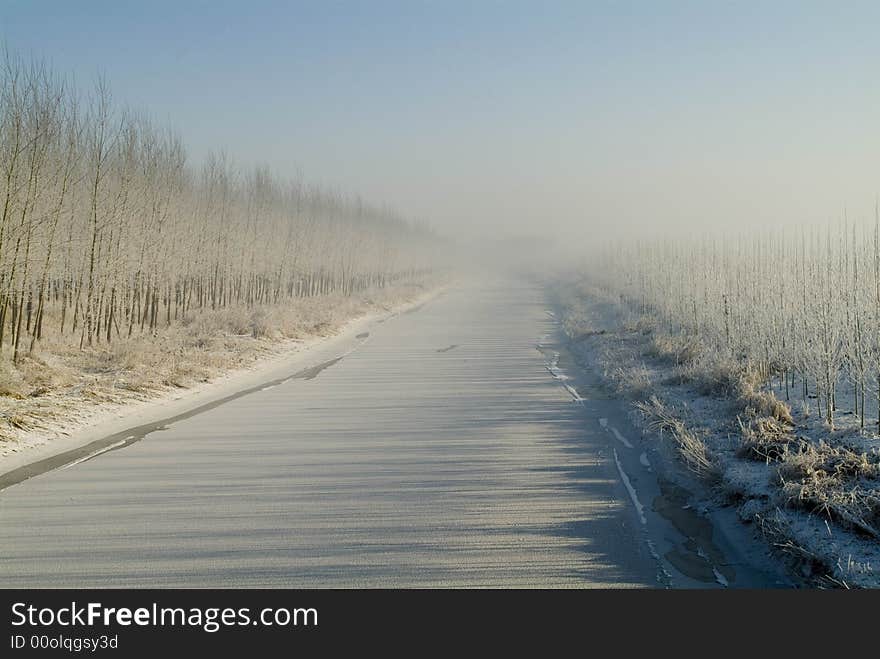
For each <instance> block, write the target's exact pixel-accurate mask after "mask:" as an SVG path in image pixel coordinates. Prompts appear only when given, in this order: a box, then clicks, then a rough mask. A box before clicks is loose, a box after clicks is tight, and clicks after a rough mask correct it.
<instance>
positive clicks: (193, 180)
mask: <svg viewBox="0 0 880 659" xmlns="http://www.w3.org/2000/svg"><path fill="white" fill-rule="evenodd" d="M0 66H2V71H0V350H4V351H5V350H11V352H12V354H13V356H14V358H17V357H18V355H19V354H21V353H22V352H24V351H32V350H33V349H34V347H35V346H36V345H37V343H38V342H39V341H40V340H42V339H43V338H44V336H47V334H50V333H51V334H52V335H53V336H66V337H67V338H68V340H76V341H78V342H79V344H80V345H81V346H86V345H93V344H95V343H97V342H101V341H106V342H110V341H113V340H114V339H115V338H118V337H127V336H131V335H132V334H134V333H139V332H150V331H154V330H155V329H156V328H157V327H159V326H161V325H162V324H170V323H171V322H172V321H174V320H175V319H181V318H184V317H186V316H187V314H190V313H193V312H195V311H197V310H200V309H218V308H224V307H228V306H230V305H248V306H253V305H261V304H269V303H281V302H283V301H284V300H289V299H291V298H294V297H304V296H314V295H322V294H328V293H338V294H344V295H348V294H351V293H353V292H355V291H358V290H362V289H365V288H367V287H370V286H385V285H387V284H389V283H390V282H394V281H395V280H399V279H401V278H405V277H409V276H413V275H418V274H420V273H421V272H423V271H424V270H426V269H429V268H430V265H431V263H432V255H433V254H434V253H435V252H436V248H437V240H436V238H435V236H434V235H433V234H432V233H431V232H430V230H428V229H427V228H426V227H424V226H421V225H416V224H413V223H410V222H407V221H406V220H404V219H402V218H401V217H399V216H398V215H397V214H396V213H395V212H393V211H392V210H390V209H388V208H384V207H376V206H371V205H368V204H366V203H364V202H362V201H361V200H360V199H359V198H352V197H346V196H343V195H340V194H338V193H334V192H331V191H328V190H325V189H322V188H319V187H315V186H308V185H305V184H303V183H302V182H300V181H284V180H281V179H279V178H278V177H276V176H275V175H273V174H272V172H270V171H268V169H266V168H263V167H258V168H255V169H253V170H251V171H247V172H240V171H239V170H237V169H236V167H235V166H234V165H233V164H232V163H231V162H230V160H229V159H228V158H227V157H226V156H225V155H222V154H221V155H213V156H210V157H208V158H207V159H206V162H205V163H204V164H203V165H202V166H201V167H192V166H190V165H189V164H188V163H187V156H186V151H185V149H184V146H183V144H182V142H181V140H180V138H179V137H178V136H177V135H175V134H174V133H173V132H172V131H171V130H169V129H168V128H166V127H163V126H157V125H156V124H155V123H154V122H152V121H151V120H149V119H148V118H146V117H144V116H142V115H140V114H138V113H136V112H133V111H131V110H128V109H124V108H120V107H118V106H117V105H115V104H114V103H113V102H112V98H111V94H110V90H109V88H108V86H107V85H106V83H105V82H103V81H100V82H98V83H97V84H96V85H95V86H94V88H93V89H92V90H91V91H90V93H87V94H81V93H80V92H79V90H77V89H75V88H74V87H73V86H72V85H71V84H70V82H69V81H68V80H67V79H65V78H64V77H62V76H59V75H58V74H57V73H55V72H54V71H52V70H50V69H49V68H47V67H46V66H45V65H43V64H41V63H37V62H29V61H28V62H26V61H24V60H22V59H20V58H17V57H15V56H14V55H11V54H9V53H6V55H5V57H4V59H3V61H2V65H0Z"/></svg>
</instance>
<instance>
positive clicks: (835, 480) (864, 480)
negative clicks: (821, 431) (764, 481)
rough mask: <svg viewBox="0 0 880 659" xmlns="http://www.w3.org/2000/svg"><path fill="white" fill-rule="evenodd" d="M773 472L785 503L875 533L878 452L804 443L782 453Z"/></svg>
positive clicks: (878, 522) (879, 515)
mask: <svg viewBox="0 0 880 659" xmlns="http://www.w3.org/2000/svg"><path fill="white" fill-rule="evenodd" d="M777 473H778V476H779V478H780V480H781V482H782V491H783V495H784V496H785V498H786V501H787V503H788V504H789V505H793V506H795V507H798V508H804V509H806V510H808V511H810V512H813V513H817V512H818V513H821V514H824V515H826V516H827V517H828V518H829V519H834V520H837V521H838V522H841V523H842V524H843V525H844V526H849V527H851V528H855V529H857V530H859V531H861V532H863V533H866V534H867V535H870V536H871V537H873V538H880V532H878V528H880V454H878V453H877V452H873V453H870V454H868V453H856V452H855V451H852V450H851V449H849V448H847V447H844V446H830V445H828V444H826V443H825V442H822V441H820V442H819V443H818V445H814V444H809V443H805V444H804V445H803V446H802V447H801V449H800V450H799V451H797V452H788V453H786V454H785V455H783V456H782V458H781V461H780V466H779V469H778V470H777Z"/></svg>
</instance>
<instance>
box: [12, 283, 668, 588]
mask: <svg viewBox="0 0 880 659" xmlns="http://www.w3.org/2000/svg"><path fill="white" fill-rule="evenodd" d="M557 330H558V328H557V327H556V321H555V320H554V318H553V317H552V316H551V315H550V314H549V313H548V307H547V305H546V303H545V301H544V298H543V294H542V291H541V290H540V289H539V288H538V287H537V286H535V285H532V284H529V283H524V282H521V281H512V280H495V281H491V282H483V283H480V284H471V283H467V284H462V285H459V286H456V287H453V288H452V289H450V290H449V291H447V292H446V293H445V294H443V295H441V296H440V297H438V298H436V299H434V300H432V301H431V302H429V303H428V304H426V305H424V306H423V307H422V308H419V309H417V310H415V311H413V312H410V313H406V314H402V315H400V316H398V317H395V318H392V319H390V320H388V321H387V322H385V323H381V324H379V323H377V324H376V325H375V326H373V327H371V328H370V335H369V336H367V337H364V336H362V337H361V341H362V342H361V343H360V344H359V345H358V347H357V348H356V349H354V350H353V351H351V352H350V353H348V354H344V356H343V355H333V356H332V357H333V358H334V359H335V358H336V357H340V356H341V357H342V358H341V359H338V360H335V361H334V359H322V360H321V361H320V362H318V361H316V364H315V365H316V366H318V365H319V364H320V365H322V366H324V367H323V368H312V369H310V370H309V372H308V373H307V374H306V375H303V376H302V377H297V378H293V379H290V380H288V381H286V382H284V383H281V384H277V385H275V386H272V387H269V388H266V389H264V390H261V391H257V392H254V393H250V394H248V395H246V396H242V397H240V398H237V399H235V400H232V401H230V402H228V403H226V404H223V405H220V406H218V407H214V408H213V409H209V410H206V411H204V412H203V413H200V414H196V415H193V416H191V417H189V418H186V419H183V420H179V421H176V422H175V423H173V424H171V425H170V427H167V428H166V429H164V430H160V431H156V432H153V433H151V434H149V435H148V436H146V437H145V438H144V439H143V440H142V441H139V442H137V443H134V444H132V445H131V446H128V447H126V448H124V449H121V450H114V451H109V452H106V453H104V454H102V455H99V456H96V457H94V458H93V459H90V460H88V461H85V462H81V463H79V464H76V465H73V466H70V467H68V468H62V469H57V470H55V471H51V472H48V473H45V474H42V475H40V476H37V477H34V478H32V479H30V480H27V481H24V482H22V483H20V484H18V485H14V486H12V487H9V488H8V489H6V490H4V491H2V492H0V525H2V534H0V586H4V587H11V586H24V587H32V586H44V587H51V586H83V587H87V586H107V587H109V586H120V587H126V586H144V587H146V586H231V587H235V586H276V587H288V586H290V587H297V586H305V587H309V586H311V587H318V586H327V587H334V586H335V587H378V586H390V587H398V586H514V587H516V586H543V587H564V586H573V587H582V586H657V585H659V584H658V582H657V567H658V566H657V562H656V561H655V560H654V558H652V556H651V555H650V554H649V552H648V551H647V550H646V548H645V545H644V543H643V542H641V540H640V538H639V521H638V517H637V514H636V510H635V509H634V507H633V505H632V503H631V501H630V499H629V498H628V495H627V491H626V489H625V488H624V486H623V484H622V483H621V481H620V478H619V476H618V471H617V467H616V465H615V462H614V459H613V457H612V452H611V449H610V448H609V447H610V442H613V441H614V440H613V438H610V436H609V435H608V434H607V433H603V432H602V430H601V429H600V428H599V427H598V425H597V424H596V421H595V419H587V418H586V416H585V415H587V414H588V407H585V406H584V405H583V404H581V403H579V402H578V401H576V400H574V399H573V397H572V394H571V393H570V391H569V390H567V389H566V387H564V386H561V385H560V381H559V380H558V379H557V378H554V377H553V373H552V372H551V371H549V370H548V364H547V357H546V354H545V353H542V352H541V351H540V350H538V349H537V345H538V343H539V342H540V341H541V339H542V337H548V336H550V335H552V334H553V333H554V332H556V331H557Z"/></svg>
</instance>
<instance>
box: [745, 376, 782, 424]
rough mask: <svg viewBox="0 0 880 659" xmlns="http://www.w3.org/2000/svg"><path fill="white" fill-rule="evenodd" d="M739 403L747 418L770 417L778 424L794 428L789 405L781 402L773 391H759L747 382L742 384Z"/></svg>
mask: <svg viewBox="0 0 880 659" xmlns="http://www.w3.org/2000/svg"><path fill="white" fill-rule="evenodd" d="M737 402H738V403H739V404H740V405H742V407H743V411H744V412H745V414H746V416H749V417H769V418H771V419H774V420H775V421H777V422H778V423H781V424H784V425H787V426H794V418H793V417H792V416H791V407H789V406H788V404H786V403H785V402H783V401H781V400H779V399H778V398H777V397H776V394H774V393H773V392H772V391H765V390H761V389H758V388H756V387H755V385H754V384H752V383H751V382H749V381H747V380H745V381H743V382H742V383H741V386H740V391H739V395H738V397H737Z"/></svg>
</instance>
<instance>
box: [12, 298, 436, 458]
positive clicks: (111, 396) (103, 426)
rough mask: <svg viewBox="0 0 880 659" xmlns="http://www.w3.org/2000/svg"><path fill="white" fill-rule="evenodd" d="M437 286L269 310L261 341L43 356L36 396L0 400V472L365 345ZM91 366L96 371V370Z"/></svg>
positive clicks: (227, 339) (220, 338)
mask: <svg viewBox="0 0 880 659" xmlns="http://www.w3.org/2000/svg"><path fill="white" fill-rule="evenodd" d="M443 288H444V285H443V284H442V283H441V282H439V281H436V282H433V283H431V284H430V285H428V284H426V285H406V286H396V287H391V288H388V289H383V290H375V291H367V292H366V293H365V294H362V295H360V296H357V297H334V296H325V297H323V298H316V299H313V300H308V301H304V304H302V305H299V306H292V305H288V306H289V307H290V308H288V309H285V310H281V309H276V310H273V313H274V314H276V315H279V314H283V316H284V317H283V318H281V317H279V319H278V322H277V329H276V330H274V331H272V332H267V333H266V335H264V336H261V337H259V338H255V337H254V336H252V335H247V334H231V333H229V332H227V331H223V330H221V329H219V328H214V329H207V328H206V324H205V323H193V324H190V325H189V326H187V327H176V328H171V329H170V330H168V331H166V332H165V333H163V334H160V335H159V336H157V337H152V338H147V339H143V340H138V341H136V342H135V341H130V342H128V343H127V344H123V345H122V346H120V348H119V349H117V350H116V351H115V352H113V351H97V350H93V351H70V352H61V351H59V352H58V353H51V352H44V353H43V354H42V355H40V356H39V358H38V359H39V366H40V367H41V369H42V373H41V374H40V375H41V382H42V385H41V386H43V389H41V390H40V391H39V392H38V393H37V394H30V395H22V396H15V397H12V396H8V395H7V396H4V397H2V398H0V417H2V419H4V420H5V421H6V423H4V424H3V427H2V429H0V474H7V473H9V472H12V471H13V470H18V469H20V468H22V467H24V466H25V465H30V464H32V463H34V462H37V461H42V460H46V459H48V458H52V457H53V456H58V455H59V454H62V453H67V452H69V451H73V450H76V449H80V447H84V446H86V445H88V444H90V443H91V442H93V441H95V440H98V439H100V438H102V437H105V436H109V435H113V434H115V433H119V432H121V431H123V430H125V429H127V428H130V427H133V426H137V425H141V424H144V423H152V422H154V421H157V420H161V419H165V418H168V417H170V416H173V415H176V414H180V413H183V412H186V411H187V410H189V409H193V408H196V407H199V406H201V405H204V404H206V403H210V402H212V401H215V400H220V399H223V398H225V397H228V396H229V395H231V394H234V393H236V392H238V391H242V390H245V389H249V388H253V387H255V386H258V385H260V384H262V383H265V382H269V381H271V380H273V379H275V378H278V377H280V376H284V375H285V374H290V373H292V372H294V371H296V370H298V369H300V368H302V367H303V366H309V365H312V363H313V362H317V361H321V360H323V359H327V358H329V357H333V356H335V355H337V353H344V352H345V351H346V350H350V349H351V348H352V346H353V345H356V344H358V343H360V342H363V341H364V340H367V337H368V336H369V333H368V332H366V331H365V330H367V329H368V328H369V327H370V325H372V324H373V323H376V322H383V320H384V319H385V318H388V317H390V316H393V315H396V314H399V313H403V312H405V311H407V310H409V309H412V308H415V307H418V306H419V305H421V304H423V303H424V302H425V301H427V300H428V299H430V298H432V297H433V296H435V295H437V294H438V293H439V292H440V291H442V290H443ZM306 303H307V304H306ZM288 317H289V318H288ZM294 323H295V328H294ZM99 361H100V362H101V366H102V367H101V368H95V364H94V363H93V362H99ZM25 384H27V383H25ZM110 448H112V446H111V447H107V446H102V447H101V448H100V451H106V450H110ZM90 457H93V456H92V455H91V454H89V455H88V456H86V457H83V458H81V459H88V458H90Z"/></svg>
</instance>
